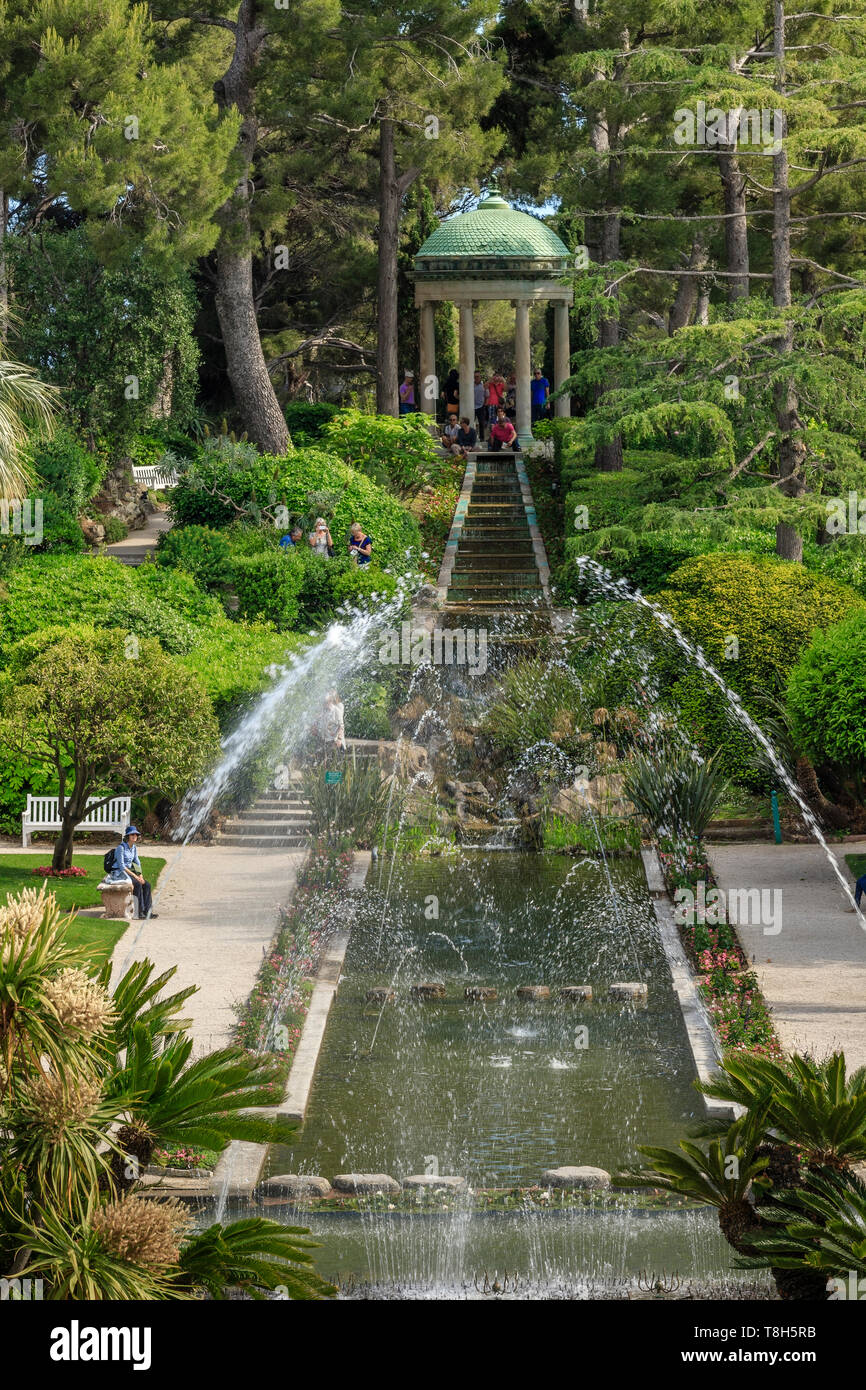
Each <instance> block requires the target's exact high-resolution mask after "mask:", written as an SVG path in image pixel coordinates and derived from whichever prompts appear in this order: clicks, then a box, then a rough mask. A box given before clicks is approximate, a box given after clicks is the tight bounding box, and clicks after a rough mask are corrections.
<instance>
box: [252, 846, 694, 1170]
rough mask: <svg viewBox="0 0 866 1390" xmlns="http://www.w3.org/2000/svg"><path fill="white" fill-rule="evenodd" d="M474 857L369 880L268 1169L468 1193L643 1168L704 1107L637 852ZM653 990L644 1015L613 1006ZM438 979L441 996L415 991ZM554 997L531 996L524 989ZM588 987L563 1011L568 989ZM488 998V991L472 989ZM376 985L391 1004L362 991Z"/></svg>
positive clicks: (414, 865) (402, 868) (422, 864)
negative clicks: (318, 1047)
mask: <svg viewBox="0 0 866 1390" xmlns="http://www.w3.org/2000/svg"><path fill="white" fill-rule="evenodd" d="M609 864H610V874H611V877H612V882H613V889H614V892H613V894H611V891H610V887H609V884H608V880H607V877H606V872H605V867H604V865H603V864H602V863H600V862H598V861H596V860H594V859H591V858H585V859H580V860H577V861H576V860H574V859H572V858H570V857H567V856H564V855H555V854H549V855H547V854H546V855H532V854H517V853H508V852H505V853H497V852H487V853H485V852H483V851H475V852H473V851H469V852H466V851H464V852H463V853H461V854H460V856H459V857H457V858H451V857H449V858H439V859H433V860H420V861H413V862H409V863H403V862H398V863H397V865H396V868H395V872H394V874H393V879H392V884H391V891H390V895H389V897H388V898H387V900H386V889H387V881H388V875H389V873H390V871H391V866H390V864H388V863H385V864H384V865H382V866H381V867H382V874H381V885H379V873H378V866H374V867H373V869H372V870H371V873H370V875H369V878H368V887H367V890H366V891H365V892H364V894H362V895H361V897H360V899H359V900H356V901H359V902H360V906H359V907H358V908H357V909H356V910H355V915H354V920H353V922H352V937H351V942H350V946H349V951H348V954H347V957H346V961H345V965H344V972H343V979H342V981H341V984H340V988H339V993H338V995H337V999H336V1001H335V1004H334V1006H333V1009H332V1013H331V1017H330V1020H329V1023H328V1028H327V1033H326V1036H325V1041H324V1046H323V1049H322V1053H321V1056H320V1059H319V1066H318V1070H317V1074H316V1080H315V1083H314V1088H313V1093H312V1096H311V1100H310V1105H309V1109H308V1111H307V1120H306V1123H305V1125H304V1127H303V1131H302V1133H301V1134H300V1137H299V1140H298V1143H297V1144H296V1145H295V1146H294V1147H293V1148H292V1149H291V1150H288V1151H286V1150H280V1149H276V1150H275V1151H274V1153H273V1155H272V1160H271V1165H270V1168H271V1171H272V1172H280V1171H282V1172H286V1171H292V1172H298V1171H307V1172H315V1173H320V1174H323V1175H325V1176H326V1177H333V1176H334V1174H336V1173H340V1172H347V1171H354V1172H361V1171H366V1172H378V1173H391V1174H392V1175H393V1176H394V1177H395V1178H397V1179H400V1178H402V1177H404V1176H406V1175H408V1174H415V1173H424V1172H425V1171H437V1170H438V1172H440V1173H443V1174H460V1175H462V1176H464V1177H466V1178H467V1179H468V1180H469V1182H470V1183H471V1184H472V1185H473V1186H495V1187H503V1186H510V1185H516V1184H518V1183H522V1184H526V1183H532V1182H537V1181H538V1178H539V1176H540V1173H541V1172H542V1170H543V1169H545V1168H549V1167H558V1166H560V1165H563V1164H592V1165H595V1166H598V1167H601V1168H606V1169H609V1170H613V1169H616V1168H617V1167H619V1166H621V1165H623V1164H629V1163H634V1162H636V1161H637V1159H638V1154H637V1145H638V1144H643V1143H646V1144H660V1143H673V1142H675V1141H676V1140H677V1139H678V1138H680V1137H681V1136H682V1135H683V1133H684V1129H685V1126H686V1125H687V1124H688V1121H689V1118H690V1117H691V1116H693V1115H694V1114H696V1113H697V1112H698V1109H699V1104H700V1102H699V1098H698V1096H697V1095H696V1093H695V1091H694V1090H693V1089H692V1086H691V1082H692V1079H693V1075H694V1071H693V1066H692V1060H691V1054H690V1052H689V1048H688V1042H687V1039H686V1034H685V1028H684V1025H683V1022H682V1017H681V1014H680V1010H679V1006H678V1003H677V1000H676V996H675V995H674V993H673V990H672V988H671V982H670V975H669V972H668V969H667V964H666V961H665V958H664V954H663V951H662V948H661V945H660V942H659V938H658V933H657V930H656V926H655V922H654V917H653V912H652V905H651V902H650V899H649V895H648V893H647V890H646V883H645V880H644V876H643V870H642V867H641V864H640V860H639V859H637V858H631V857H629V858H627V859H622V858H616V859H611V860H610V861H609ZM620 981H644V982H646V984H647V986H648V1003H647V1005H646V1007H641V1006H640V1005H634V1004H630V1003H627V1002H623V1001H620V1000H615V999H612V998H610V997H609V995H608V989H609V986H610V985H611V984H613V983H615V982H620ZM429 982H435V983H441V984H442V985H443V986H444V988H445V997H444V998H442V999H423V998H418V997H417V996H414V995H413V994H412V993H411V990H412V987H413V986H414V985H417V984H420V983H429ZM538 984H541V985H547V986H549V987H550V991H551V993H550V998H549V999H543V1000H538V1001H524V1000H522V999H520V998H518V997H517V993H516V991H517V988H518V987H519V986H522V985H538ZM575 984H577V985H586V984H589V985H591V986H592V989H593V1000H592V1002H588V1003H572V1002H566V1001H564V1000H563V999H561V998H560V997H559V995H558V990H559V987H561V986H564V985H575ZM478 986H487V987H490V988H494V989H496V990H497V998H496V999H495V1000H493V1001H478V1000H473V999H468V998H466V997H465V991H466V990H467V989H472V988H473V987H478ZM375 987H388V988H390V989H392V990H393V991H394V994H395V999H394V1001H393V1002H389V1003H385V1004H384V1005H382V1004H380V1003H379V1002H370V1000H369V998H368V995H369V991H370V990H371V989H374V988H375Z"/></svg>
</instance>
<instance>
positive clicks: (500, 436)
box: [490, 406, 517, 451]
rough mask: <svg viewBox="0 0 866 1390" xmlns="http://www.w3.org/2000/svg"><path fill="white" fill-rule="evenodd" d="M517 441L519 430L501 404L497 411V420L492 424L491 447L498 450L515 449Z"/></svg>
mask: <svg viewBox="0 0 866 1390" xmlns="http://www.w3.org/2000/svg"><path fill="white" fill-rule="evenodd" d="M516 442H517V431H516V429H515V428H514V426H513V425H512V423H511V421H510V420H509V418H508V416H507V415H506V414H505V411H504V410H503V408H502V406H500V407H499V409H498V410H497V412H496V421H495V423H494V424H492V425H491V426H490V448H491V449H493V450H496V451H498V450H500V449H513V448H514V445H515V444H516Z"/></svg>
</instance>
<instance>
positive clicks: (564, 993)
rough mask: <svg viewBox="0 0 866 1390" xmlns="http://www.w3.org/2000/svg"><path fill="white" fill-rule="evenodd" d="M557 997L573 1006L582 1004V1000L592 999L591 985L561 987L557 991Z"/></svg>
mask: <svg viewBox="0 0 866 1390" xmlns="http://www.w3.org/2000/svg"><path fill="white" fill-rule="evenodd" d="M559 997H560V999H565V1000H568V1001H570V1002H571V1003H573V1004H575V1003H576V1004H579V1003H582V1002H583V1001H584V1000H587V999H591V998H592V985H563V986H562V988H561V989H560V991H559Z"/></svg>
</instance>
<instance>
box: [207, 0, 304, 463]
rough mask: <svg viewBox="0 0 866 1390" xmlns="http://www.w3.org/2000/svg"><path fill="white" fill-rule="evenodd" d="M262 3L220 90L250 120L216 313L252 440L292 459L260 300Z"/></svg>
mask: <svg viewBox="0 0 866 1390" xmlns="http://www.w3.org/2000/svg"><path fill="white" fill-rule="evenodd" d="M256 3H257V0H241V4H240V8H239V10H238V17H237V22H236V27H235V49H234V53H233V54H232V59H231V62H230V63H229V66H228V70H227V72H226V74H225V76H224V78H223V79H222V81H221V82H218V83H216V85H215V87H214V92H215V94H216V99H217V104H218V106H219V107H220V109H221V110H223V111H229V110H231V109H232V108H236V109H237V110H238V111H239V112H240V114H241V116H242V117H243V122H242V125H241V129H240V133H239V135H238V151H239V153H240V156H241V165H242V167H241V175H240V181H239V183H238V185H237V187H236V188H235V190H234V192H233V193H232V195H231V197H229V198H227V199H226V201H225V203H224V204H223V206H222V208H221V209H220V219H221V222H222V225H223V231H222V235H221V236H220V240H219V243H218V245H217V253H216V311H217V317H218V318H219V324H220V332H221V333H222V340H223V346H224V347H225V354H226V363H227V366H228V375H229V381H230V382H231V387H232V391H233V392H234V397H235V401H236V402H237V407H238V410H239V411H240V413H241V416H242V418H243V422H244V425H245V427H246V431H247V434H248V435H249V437H250V439H252V441H253V442H254V443H255V444H258V446H259V448H261V449H263V450H264V451H265V452H266V453H269V454H284V453H285V452H286V450H287V449H288V448H290V447H291V439H290V437H289V430H288V426H287V425H286V421H285V416H284V415H283V412H282V410H281V409H280V403H279V401H278V400H277V397H276V393H275V391H274V387H273V382H272V381H271V378H270V376H269V374H268V369H267V364H266V363H265V355H264V353H263V352H262V341H261V338H260V336H259V326H258V321H257V319H256V305H255V296H254V293H253V256H252V241H251V226H250V191H251V186H250V172H251V170H252V165H253V156H254V154H255V148H256V140H257V137H258V127H257V124H256V119H255V114H254V100H253V93H254V86H253V74H254V70H255V66H256V62H257V61H258V57H259V53H260V51H261V48H262V45H263V43H264V41H265V37H266V35H265V30H264V29H263V28H259V27H257V26H256Z"/></svg>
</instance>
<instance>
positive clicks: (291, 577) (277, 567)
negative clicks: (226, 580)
mask: <svg viewBox="0 0 866 1390" xmlns="http://www.w3.org/2000/svg"><path fill="white" fill-rule="evenodd" d="M234 581H235V589H236V591H237V596H238V603H239V606H238V612H239V613H240V615H241V617H243V618H263V619H265V621H266V622H270V623H273V624H274V626H275V627H277V628H279V629H280V630H281V631H286V630H287V629H288V628H292V627H294V626H295V623H296V622H297V618H298V594H299V593H300V589H301V585H302V583H303V581H304V569H303V565H302V563H301V561H300V559H299V558H298V557H297V556H296V555H292V553H291V552H289V553H288V554H286V552H285V551H279V550H273V551H262V552H261V553H260V554H258V555H241V556H239V557H238V559H237V560H236V561H235V565H234Z"/></svg>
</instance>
